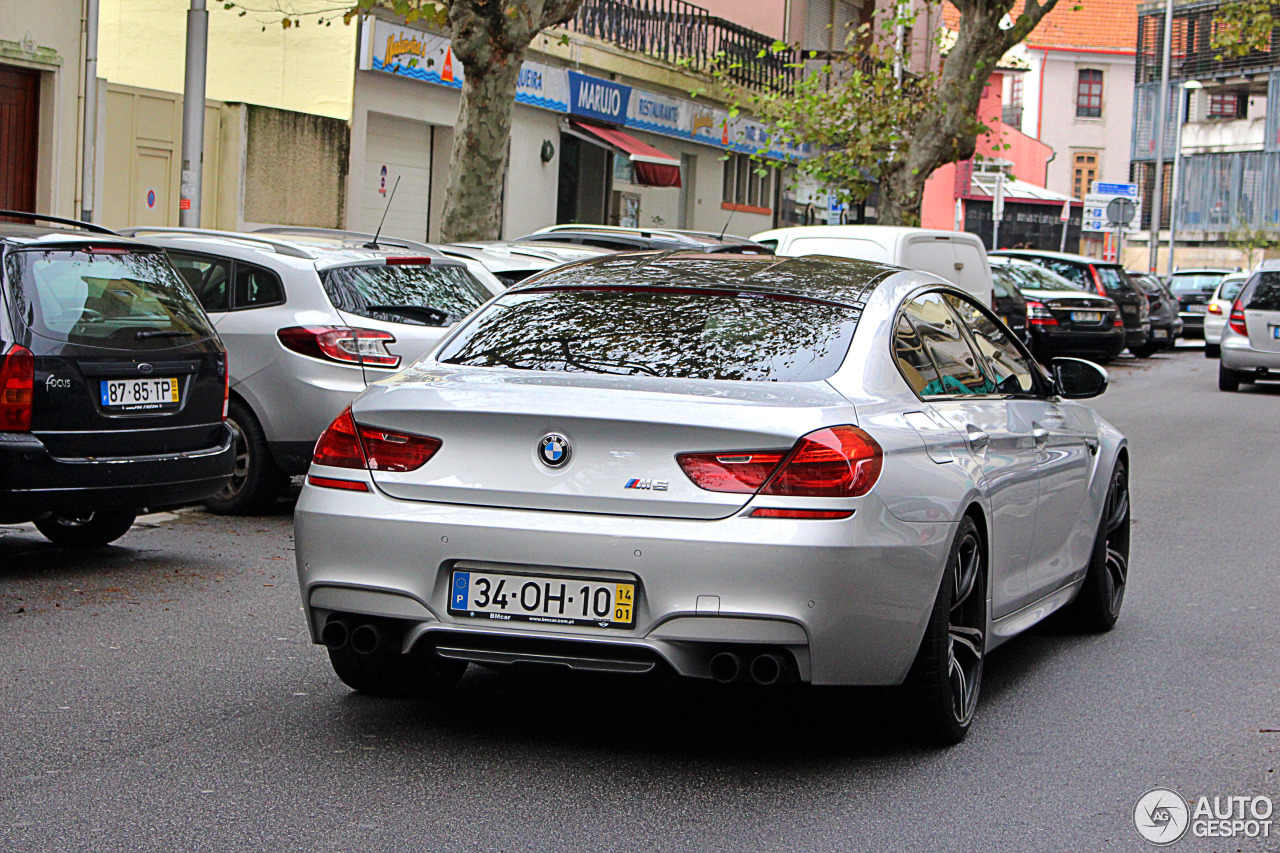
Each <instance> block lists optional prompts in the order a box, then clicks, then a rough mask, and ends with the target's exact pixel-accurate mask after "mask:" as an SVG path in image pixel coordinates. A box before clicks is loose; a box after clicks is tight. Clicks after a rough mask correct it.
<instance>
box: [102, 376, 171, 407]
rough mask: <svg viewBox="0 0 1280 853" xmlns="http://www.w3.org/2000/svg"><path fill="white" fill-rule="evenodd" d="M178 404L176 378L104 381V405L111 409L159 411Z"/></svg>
mask: <svg viewBox="0 0 1280 853" xmlns="http://www.w3.org/2000/svg"><path fill="white" fill-rule="evenodd" d="M177 402H178V380H177V379H176V378H172V377H171V378H168V379H104V380H102V405H103V406H104V407H106V408H109V409H158V408H160V407H161V406H172V405H174V404H175V403H177Z"/></svg>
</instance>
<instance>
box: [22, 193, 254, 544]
mask: <svg viewBox="0 0 1280 853" xmlns="http://www.w3.org/2000/svg"><path fill="white" fill-rule="evenodd" d="M0 215H8V216H15V217H16V216H24V217H26V218H27V219H29V220H33V221H36V220H38V221H42V222H51V223H53V224H52V225H49V226H44V225H41V226H36V225H22V224H15V223H9V222H5V223H0V303H2V304H3V310H0V522H3V523H6V524H12V523H15V522H25V521H34V522H35V525H36V527H37V528H38V529H39V530H40V532H41V533H43V534H44V535H45V536H47V537H48V538H49V539H50V540H52V541H53V542H56V543H58V544H60V545H66V546H71V547H94V546H98V545H105V544H107V543H109V542H112V541H114V540H116V539H119V538H120V537H121V536H123V535H124V534H125V532H126V531H128V529H129V527H130V526H131V525H132V524H133V521H134V519H135V518H136V517H137V515H138V513H139V512H140V511H142V510H143V509H144V508H156V507H161V506H173V505H177V504H183V503H189V502H194V501H200V500H203V499H204V498H207V497H209V496H210V495H212V494H214V493H215V492H217V491H218V490H219V489H221V488H222V487H223V486H224V485H226V483H227V481H228V480H229V479H230V477H231V474H232V470H233V468H234V466H235V461H236V460H235V450H234V448H233V446H232V441H231V431H230V430H229V429H228V428H227V426H226V424H225V423H224V419H225V418H226V413H227V358H226V351H225V350H224V349H223V347H222V342H221V341H220V340H219V339H218V335H217V333H216V332H215V331H214V329H213V326H212V325H211V324H210V323H209V320H208V318H207V317H206V316H205V313H204V311H203V310H202V309H201V307H200V303H199V302H197V301H196V299H195V296H194V295H193V294H192V293H191V291H190V289H189V288H188V287H187V285H186V284H185V282H183V280H182V279H181V278H180V277H179V276H178V274H177V273H176V272H175V271H174V269H173V267H172V266H171V265H170V263H169V259H168V257H167V256H166V255H165V254H164V252H162V251H161V250H159V249H157V248H154V247H151V246H148V245H146V244H144V243H139V242H136V241H134V240H129V239H125V238H123V237H120V236H118V235H115V234H113V233H111V232H110V231H107V230H106V229H102V228H96V227H93V226H79V224H78V223H74V222H71V221H69V220H54V219H51V218H49V217H35V216H30V215H26V214H13V213H9V212H8V211H0ZM77 226H79V227H78V230H77Z"/></svg>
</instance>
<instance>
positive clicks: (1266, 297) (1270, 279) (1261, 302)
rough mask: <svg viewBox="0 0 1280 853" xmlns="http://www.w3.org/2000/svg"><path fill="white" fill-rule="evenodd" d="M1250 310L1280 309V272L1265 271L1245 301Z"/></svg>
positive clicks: (1247, 308)
mask: <svg viewBox="0 0 1280 853" xmlns="http://www.w3.org/2000/svg"><path fill="white" fill-rule="evenodd" d="M1244 307H1245V310H1248V311H1280V273H1274V272H1264V273H1262V274H1261V275H1259V276H1258V283H1257V284H1255V285H1254V286H1253V288H1252V289H1251V290H1250V293H1249V298H1248V299H1247V300H1246V301H1245V306H1244Z"/></svg>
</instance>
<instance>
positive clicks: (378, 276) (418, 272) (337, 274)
mask: <svg viewBox="0 0 1280 853" xmlns="http://www.w3.org/2000/svg"><path fill="white" fill-rule="evenodd" d="M320 279H321V281H322V282H323V283H324V290H325V293H327V294H328V295H329V301H330V302H332V303H333V307H334V308H337V309H338V310H339V311H346V312H347V313H349V314H355V315H357V316H360V317H371V318H373V319H375V320H385V321H387V322H389V323H410V324H412V325H417V326H449V325H452V324H453V323H456V322H458V321H459V320H461V319H462V318H463V317H465V316H467V315H468V314H470V313H471V312H472V311H474V310H476V309H477V308H479V307H480V306H481V305H483V304H484V303H485V302H487V301H489V296H490V294H489V291H488V290H486V289H485V286H484V285H483V284H481V283H480V282H479V281H477V280H476V279H475V277H474V276H473V275H471V273H469V272H467V269H466V267H461V266H452V265H449V266H446V265H443V264H431V265H426V264H398V265H392V266H385V265H377V266H355V267H334V268H333V269H329V270H325V271H324V273H323V274H322V275H321V276H320Z"/></svg>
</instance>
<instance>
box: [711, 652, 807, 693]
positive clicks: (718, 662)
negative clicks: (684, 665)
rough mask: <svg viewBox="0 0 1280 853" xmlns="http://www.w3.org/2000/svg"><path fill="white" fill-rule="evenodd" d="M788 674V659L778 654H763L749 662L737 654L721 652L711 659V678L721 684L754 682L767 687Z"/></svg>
mask: <svg viewBox="0 0 1280 853" xmlns="http://www.w3.org/2000/svg"><path fill="white" fill-rule="evenodd" d="M788 672H789V667H788V665H787V659H786V658H785V657H783V656H782V655H781V654H779V653H778V652H762V653H760V654H758V655H756V656H755V657H753V658H751V659H750V661H749V662H748V660H747V659H746V658H744V657H742V656H741V655H739V654H738V653H737V652H719V653H717V654H716V655H715V656H714V657H712V658H711V678H712V679H714V680H715V681H716V682H717V683H719V684H729V683H731V682H734V681H752V682H754V683H756V684H759V685H760V686H762V687H767V686H769V685H771V684H777V683H778V682H780V681H782V680H783V679H784V678H785V677H786V676H787V675H788Z"/></svg>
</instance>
